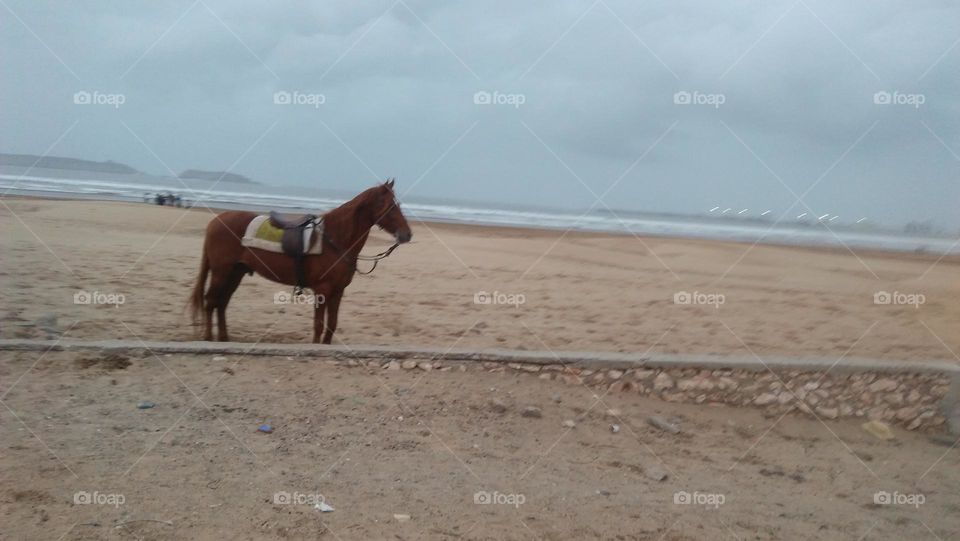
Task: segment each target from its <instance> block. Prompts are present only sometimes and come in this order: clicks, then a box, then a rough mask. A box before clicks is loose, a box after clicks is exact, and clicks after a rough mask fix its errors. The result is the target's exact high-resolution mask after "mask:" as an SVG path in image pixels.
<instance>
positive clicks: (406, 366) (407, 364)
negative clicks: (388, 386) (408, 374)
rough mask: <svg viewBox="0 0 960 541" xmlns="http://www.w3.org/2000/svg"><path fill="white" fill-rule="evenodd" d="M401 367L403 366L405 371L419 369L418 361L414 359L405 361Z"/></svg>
mask: <svg viewBox="0 0 960 541" xmlns="http://www.w3.org/2000/svg"><path fill="white" fill-rule="evenodd" d="M400 366H402V367H403V369H404V370H413V369H414V368H416V367H417V361H414V360H413V359H407V360H406V361H403V363H402V364H401V365H400Z"/></svg>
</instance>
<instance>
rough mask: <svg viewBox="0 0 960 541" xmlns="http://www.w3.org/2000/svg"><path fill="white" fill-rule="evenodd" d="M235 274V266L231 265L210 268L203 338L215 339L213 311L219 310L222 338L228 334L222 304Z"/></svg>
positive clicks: (219, 326)
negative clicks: (228, 285) (225, 291)
mask: <svg viewBox="0 0 960 541" xmlns="http://www.w3.org/2000/svg"><path fill="white" fill-rule="evenodd" d="M232 275H233V268H232V267H230V266H227V267H224V266H217V267H211V268H210V287H208V288H207V293H206V295H205V296H204V308H205V311H204V319H203V339H204V340H207V341H213V311H214V310H216V311H217V316H218V319H217V331H218V334H219V336H220V337H221V338H222V337H223V336H224V335H225V334H226V320H224V318H223V311H222V310H221V309H220V305H221V304H222V303H223V292H224V290H225V288H226V286H227V284H228V283H229V282H230V279H231V277H232Z"/></svg>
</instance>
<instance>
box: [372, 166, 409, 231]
mask: <svg viewBox="0 0 960 541" xmlns="http://www.w3.org/2000/svg"><path fill="white" fill-rule="evenodd" d="M395 182H396V179H389V180H387V181H386V182H384V183H383V184H381V185H380V186H379V187H378V188H377V189H376V190H375V194H376V199H375V200H374V202H373V207H374V216H377V217H378V218H377V219H376V221H375V222H374V223H375V224H377V225H378V226H380V229H383V230H384V231H386V232H387V233H390V234H391V235H393V236H394V238H396V239H397V242H398V243H400V244H403V243H405V242H410V239H411V238H413V233H412V232H411V231H410V225H409V224H407V218H406V217H405V216H404V215H403V212H401V211H400V202H399V201H397V196H396V195H395V194H394V193H393V185H394V183H395Z"/></svg>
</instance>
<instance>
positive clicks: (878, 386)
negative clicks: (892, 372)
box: [867, 378, 900, 393]
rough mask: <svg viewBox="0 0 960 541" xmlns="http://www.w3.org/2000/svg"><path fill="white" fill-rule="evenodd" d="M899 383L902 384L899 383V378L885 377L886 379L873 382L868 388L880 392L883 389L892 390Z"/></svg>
mask: <svg viewBox="0 0 960 541" xmlns="http://www.w3.org/2000/svg"><path fill="white" fill-rule="evenodd" d="M899 385H900V384H899V383H897V380H894V379H890V378H884V379H878V380H877V381H875V382H873V383H871V384H870V386H869V387H867V388H868V389H870V391H871V392H874V393H879V392H883V391H892V390H894V389H896V388H897V387H898V386H899Z"/></svg>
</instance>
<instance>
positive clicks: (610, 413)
mask: <svg viewBox="0 0 960 541" xmlns="http://www.w3.org/2000/svg"><path fill="white" fill-rule="evenodd" d="M621 415H623V412H622V411H620V410H618V409H617V408H610V409H608V410H607V417H620V416H621Z"/></svg>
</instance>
